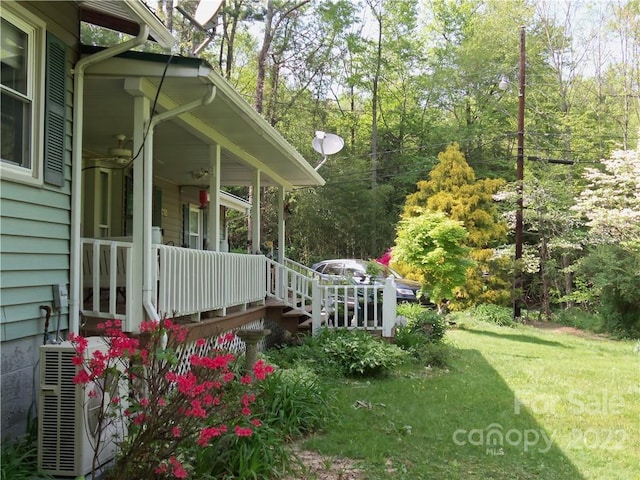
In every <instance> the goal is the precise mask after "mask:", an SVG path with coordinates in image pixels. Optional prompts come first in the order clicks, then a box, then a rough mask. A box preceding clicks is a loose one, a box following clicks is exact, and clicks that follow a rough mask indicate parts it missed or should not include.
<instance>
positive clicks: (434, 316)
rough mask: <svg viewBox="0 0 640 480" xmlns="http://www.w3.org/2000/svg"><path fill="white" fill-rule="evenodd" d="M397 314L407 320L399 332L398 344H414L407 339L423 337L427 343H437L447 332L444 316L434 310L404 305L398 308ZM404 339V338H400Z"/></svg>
mask: <svg viewBox="0 0 640 480" xmlns="http://www.w3.org/2000/svg"><path fill="white" fill-rule="evenodd" d="M398 314H399V315H402V316H404V317H405V318H406V319H407V325H406V327H405V328H402V329H398V330H402V331H401V332H400V337H401V338H400V340H399V341H400V344H402V343H403V342H405V341H407V342H409V343H412V342H415V341H416V339H413V340H412V339H410V338H409V337H415V336H416V335H418V336H423V337H424V338H425V339H426V340H427V341H428V342H439V341H441V340H442V338H443V337H444V334H445V333H446V331H447V321H446V316H444V315H441V314H439V313H437V312H435V311H434V310H430V309H427V308H424V307H422V306H420V305H416V304H406V305H402V306H400V307H398ZM398 333H399V332H398V331H396V344H398ZM402 337H406V338H402Z"/></svg>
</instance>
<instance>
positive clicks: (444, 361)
mask: <svg viewBox="0 0 640 480" xmlns="http://www.w3.org/2000/svg"><path fill="white" fill-rule="evenodd" d="M420 354H421V355H420V359H421V360H422V362H424V364H425V365H429V366H431V367H434V368H445V367H448V366H449V361H450V360H451V355H452V350H451V347H450V346H449V345H448V344H447V343H445V342H438V343H433V342H430V343H427V344H426V345H425V346H424V347H423V348H422V350H421V351H420Z"/></svg>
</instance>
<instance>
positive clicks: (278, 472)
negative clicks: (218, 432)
mask: <svg viewBox="0 0 640 480" xmlns="http://www.w3.org/2000/svg"><path fill="white" fill-rule="evenodd" d="M191 453H192V455H193V464H194V471H193V475H192V477H191V478H197V479H210V480H213V479H232V478H233V479H243V480H244V479H252V480H258V479H260V480H269V479H272V478H280V477H282V476H283V475H284V474H287V473H292V468H291V465H292V462H293V457H292V454H291V452H290V450H289V449H288V448H287V446H286V445H285V443H284V441H283V439H282V437H281V435H280V432H279V430H278V429H277V428H271V427H269V426H268V425H262V426H260V428H259V429H256V430H255V431H254V432H253V434H252V435H251V436H237V435H236V436H233V435H224V436H219V437H216V438H213V439H212V440H211V442H210V443H209V445H207V446H206V447H204V448H202V447H200V446H197V445H195V446H194V447H193V449H192V452H191Z"/></svg>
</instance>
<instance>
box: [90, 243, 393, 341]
mask: <svg viewBox="0 0 640 480" xmlns="http://www.w3.org/2000/svg"><path fill="white" fill-rule="evenodd" d="M152 248H153V256H154V258H157V259H158V265H157V268H156V269H154V272H153V273H154V276H155V278H154V292H153V298H154V299H155V303H156V310H157V311H158V313H159V314H160V315H168V316H186V315H198V314H199V313H201V312H207V311H219V313H220V315H225V314H226V309H228V308H230V307H235V306H240V307H245V306H246V305H248V304H250V303H255V302H263V301H264V300H265V298H266V297H272V298H275V299H277V300H279V301H280V302H282V303H283V304H284V305H286V306H289V307H291V308H297V309H300V310H301V311H305V312H308V313H309V312H310V313H309V315H310V316H311V318H312V326H313V332H317V331H318V329H319V328H321V327H322V326H326V327H327V328H358V329H366V330H375V331H382V334H383V336H391V335H392V330H393V326H394V324H395V319H396V291H395V285H394V282H393V279H392V278H389V279H387V280H386V283H385V285H353V284H346V285H345V284H338V283H336V281H337V279H336V278H335V277H330V276H324V275H321V274H319V273H317V272H314V271H313V270H311V269H309V268H307V267H305V266H304V265H300V264H295V262H291V261H287V262H285V264H281V263H278V262H276V261H274V260H271V259H268V258H266V257H264V256H262V255H245V254H236V253H223V252H209V251H202V250H192V249H185V248H180V247H174V246H168V245H153V246H152ZM82 260H83V261H82V272H81V281H82V285H83V287H84V295H85V297H84V299H83V302H82V313H83V314H84V315H89V316H94V317H103V318H119V319H122V320H125V319H126V318H131V317H130V316H131V305H130V302H128V301H127V298H128V295H127V293H128V292H132V291H133V285H132V275H131V272H132V265H133V261H132V260H133V259H132V244H131V243H130V242H122V241H114V240H108V239H82Z"/></svg>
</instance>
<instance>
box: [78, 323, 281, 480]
mask: <svg viewBox="0 0 640 480" xmlns="http://www.w3.org/2000/svg"><path fill="white" fill-rule="evenodd" d="M100 327H101V328H103V329H104V330H105V341H106V343H107V346H108V348H107V351H106V353H103V352H101V351H99V350H97V351H95V352H94V353H93V355H92V357H91V358H88V359H87V358H85V356H84V350H85V349H86V346H87V340H86V339H84V338H83V337H80V336H77V335H73V334H71V335H70V337H69V338H70V340H71V342H72V343H73V345H74V347H75V350H76V353H77V355H76V356H75V357H74V363H75V364H76V365H77V366H78V372H77V374H76V376H75V378H74V382H76V383H78V384H80V385H82V386H83V387H84V388H85V389H87V390H88V395H89V396H90V397H97V398H101V399H102V400H101V403H102V408H100V410H99V411H100V416H99V419H98V422H97V423H98V425H99V426H100V427H99V428H101V429H106V428H109V425H112V426H113V425H117V424H118V423H117V422H118V419H121V418H124V419H125V420H126V429H125V430H126V435H125V436H124V438H123V440H122V441H121V442H120V444H119V452H118V456H117V458H116V461H115V465H114V466H113V468H111V469H110V470H109V471H108V472H107V477H108V478H114V479H120V478H127V479H128V480H142V479H145V480H147V479H162V478H186V477H187V476H189V472H191V471H197V470H198V467H199V466H198V465H196V464H194V459H195V460H197V459H198V457H197V455H194V454H193V452H194V450H197V448H202V449H206V447H207V446H208V445H210V444H211V442H212V441H213V440H215V439H217V438H218V437H220V439H221V440H220V442H221V443H225V442H226V443H228V444H240V445H241V444H242V443H243V441H239V440H236V437H242V438H247V437H251V436H253V434H254V433H255V432H256V431H257V430H258V429H259V427H260V425H261V422H260V420H259V419H258V418H256V416H255V413H254V412H253V411H252V404H253V402H254V401H255V393H254V390H256V387H255V384H256V383H257V381H261V380H264V379H265V378H266V377H267V375H268V374H270V373H271V372H272V371H273V368H272V367H271V366H269V365H265V363H264V361H262V360H260V361H258V362H257V363H256V364H255V365H254V367H253V372H251V374H245V375H241V374H239V373H238V371H237V365H236V363H235V357H234V356H233V355H232V354H231V353H229V352H226V351H224V350H220V349H217V348H213V347H212V346H211V344H210V343H209V342H208V341H206V340H204V339H201V340H198V342H197V346H198V347H199V348H200V350H201V351H203V352H205V353H204V354H202V355H197V354H193V355H191V356H190V357H189V358H188V362H186V363H183V364H180V362H179V359H178V355H177V353H176V352H177V350H178V348H179V347H180V345H181V344H182V343H184V341H185V338H186V329H185V328H184V327H181V326H179V325H177V324H175V323H173V322H171V321H170V320H167V319H165V320H163V321H161V322H152V321H148V322H143V323H142V324H141V336H140V338H133V337H129V336H127V335H126V334H125V333H123V332H122V331H121V330H120V322H119V321H117V320H116V321H113V322H112V321H107V322H105V324H104V325H101V326H99V328H100ZM232 336H233V334H231V337H232ZM225 340H230V338H222V339H220V341H222V342H224V341H225ZM121 383H124V384H126V385H127V391H128V395H126V398H120V397H119V396H118V393H117V392H118V388H117V385H119V384H121ZM106 402H108V403H106ZM103 431H104V430H103ZM98 436H99V435H98ZM194 447H195V448H194ZM94 448H95V451H96V452H98V451H99V449H100V448H102V445H100V444H99V443H98V444H97V445H95V447H94ZM94 463H95V462H94ZM96 467H97V466H96V465H94V468H93V470H94V471H95V468H96Z"/></svg>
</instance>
